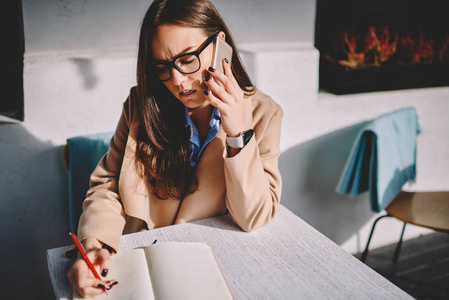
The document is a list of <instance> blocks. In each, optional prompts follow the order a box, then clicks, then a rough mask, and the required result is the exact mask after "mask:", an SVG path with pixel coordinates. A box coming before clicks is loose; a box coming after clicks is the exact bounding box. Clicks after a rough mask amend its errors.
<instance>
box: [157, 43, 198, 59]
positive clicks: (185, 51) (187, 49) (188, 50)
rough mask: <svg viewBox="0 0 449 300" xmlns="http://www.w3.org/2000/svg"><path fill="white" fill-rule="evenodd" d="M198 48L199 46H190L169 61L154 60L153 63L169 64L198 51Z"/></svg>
mask: <svg viewBox="0 0 449 300" xmlns="http://www.w3.org/2000/svg"><path fill="white" fill-rule="evenodd" d="M196 48H198V46H190V47H187V48H185V49H184V50H182V51H181V52H179V53H178V54H177V55H175V56H173V57H172V58H171V59H169V60H163V59H153V60H152V62H153V63H167V62H170V61H173V60H174V59H176V58H177V57H179V56H181V55H184V54H187V53H189V52H191V51H192V52H193V50H194V49H196Z"/></svg>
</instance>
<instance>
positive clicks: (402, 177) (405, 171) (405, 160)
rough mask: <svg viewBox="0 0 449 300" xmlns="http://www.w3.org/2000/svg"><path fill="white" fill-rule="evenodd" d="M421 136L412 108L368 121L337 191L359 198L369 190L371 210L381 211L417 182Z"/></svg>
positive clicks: (356, 143) (349, 159) (359, 136)
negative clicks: (417, 145)
mask: <svg viewBox="0 0 449 300" xmlns="http://www.w3.org/2000/svg"><path fill="white" fill-rule="evenodd" d="M419 133H420V127H419V123H418V117H417V114H416V111H415V109H414V108H413V107H410V108H404V109H399V110H396V111H393V112H391V113H388V114H385V115H382V116H380V117H378V118H376V119H374V120H372V121H371V122H369V123H368V124H367V125H366V126H365V127H364V128H362V130H361V131H360V132H359V134H358V135H357V137H356V140H355V143H354V146H353V148H352V151H351V154H350V155H349V157H348V160H347V162H346V166H345V169H344V170H343V173H342V176H341V178H340V181H339V183H338V185H337V188H336V190H337V192H339V193H347V194H350V195H351V196H357V195H359V194H361V193H363V192H366V191H369V193H370V204H371V209H372V210H373V211H375V212H380V211H382V210H383V209H384V208H385V207H386V206H388V204H389V203H390V202H391V200H393V198H394V197H395V196H396V195H397V193H398V192H399V191H400V190H401V189H402V186H403V185H404V184H405V183H406V182H408V181H414V179H415V176H416V137H417V135H418V134H419Z"/></svg>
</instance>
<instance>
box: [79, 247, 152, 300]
mask: <svg viewBox="0 0 449 300" xmlns="http://www.w3.org/2000/svg"><path fill="white" fill-rule="evenodd" d="M105 279H106V280H110V279H115V280H117V281H118V282H119V283H118V284H117V285H115V286H114V287H113V288H112V289H111V290H109V291H108V292H109V295H110V296H111V297H110V298H108V296H107V295H106V293H102V294H101V295H99V296H97V297H95V298H94V299H95V300H100V299H101V300H103V299H104V300H127V299H133V300H144V299H145V300H154V294H153V288H152V286H151V279H150V275H149V273H148V267H147V262H146V258H145V254H144V251H143V249H135V250H129V251H124V252H119V253H117V254H116V255H113V256H112V257H111V268H110V269H109V273H108V276H107V277H106V278H105ZM73 299H82V298H81V297H80V296H79V295H78V293H76V291H74V297H73Z"/></svg>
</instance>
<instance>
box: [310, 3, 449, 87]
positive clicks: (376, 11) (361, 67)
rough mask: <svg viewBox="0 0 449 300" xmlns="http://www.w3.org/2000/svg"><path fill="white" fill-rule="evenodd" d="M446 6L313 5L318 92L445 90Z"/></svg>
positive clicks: (448, 60) (448, 56)
mask: <svg viewBox="0 0 449 300" xmlns="http://www.w3.org/2000/svg"><path fill="white" fill-rule="evenodd" d="M446 5H447V3H446V1H445V0H425V1H423V0H419V1H417V0H341V1H335V0H317V17H316V30H315V46H316V48H317V49H318V50H319V51H320V75H319V76H320V89H323V90H327V91H329V92H331V93H335V94H351V93H360V92H372V91H385V90H396V89H409V88H422V87H434V86H448V85H449V11H448V10H447V9H446Z"/></svg>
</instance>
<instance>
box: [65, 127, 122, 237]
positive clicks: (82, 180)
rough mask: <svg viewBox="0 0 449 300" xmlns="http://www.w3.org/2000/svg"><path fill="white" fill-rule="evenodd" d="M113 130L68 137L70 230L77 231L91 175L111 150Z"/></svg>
mask: <svg viewBox="0 0 449 300" xmlns="http://www.w3.org/2000/svg"><path fill="white" fill-rule="evenodd" d="M113 134H114V133H113V132H105V133H98V134H91V135H85V136H78V137H72V138H69V139H67V146H68V150H69V151H68V163H69V165H68V168H69V221H70V230H71V231H72V232H77V229H78V220H79V218H80V215H81V212H82V205H83V201H84V199H85V198H86V192H87V191H88V190H89V181H90V175H91V173H92V172H93V171H94V169H95V167H96V166H97V164H98V162H99V161H100V159H101V158H102V157H103V156H104V155H105V154H106V152H107V151H108V150H109V142H110V140H111V137H112V135H113Z"/></svg>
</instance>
